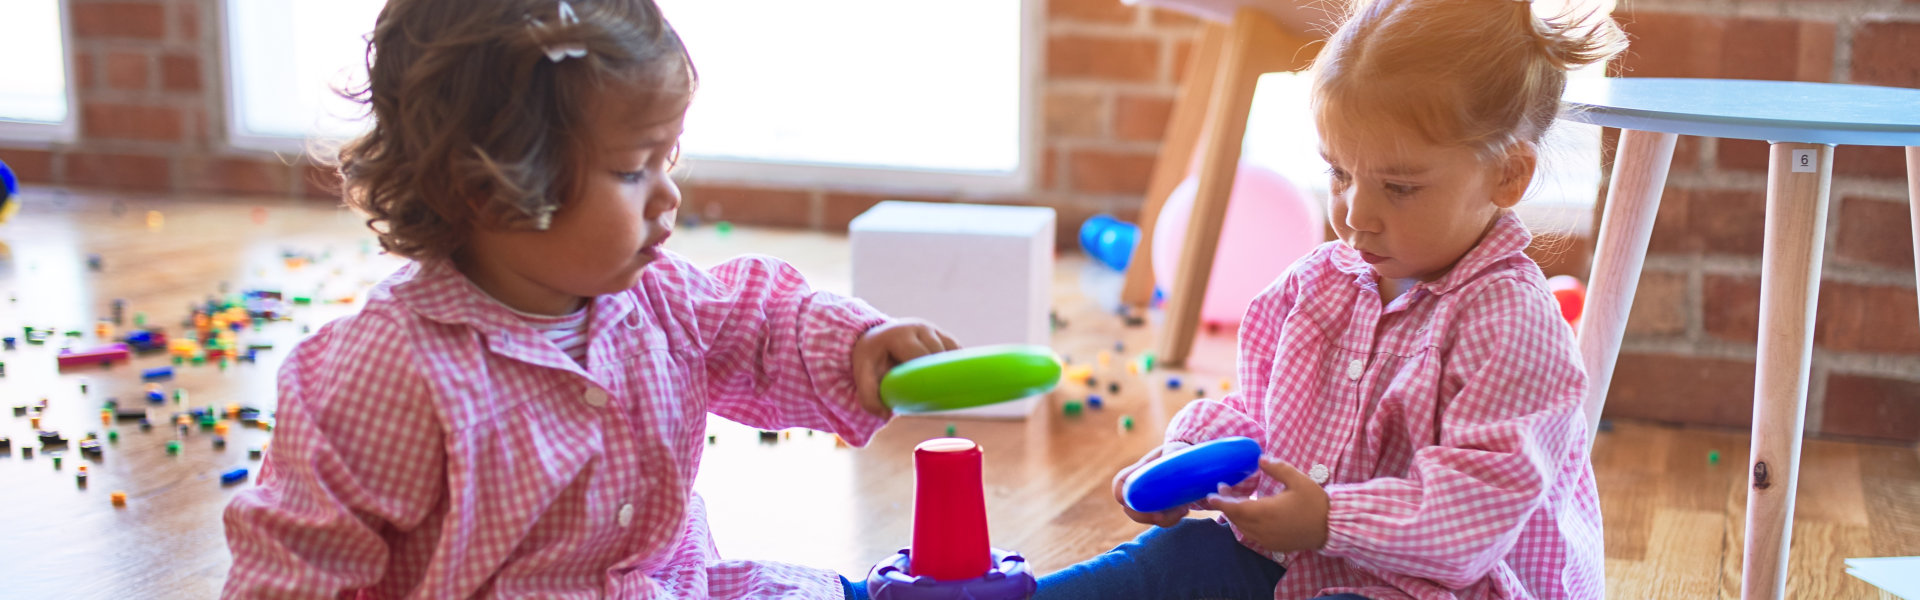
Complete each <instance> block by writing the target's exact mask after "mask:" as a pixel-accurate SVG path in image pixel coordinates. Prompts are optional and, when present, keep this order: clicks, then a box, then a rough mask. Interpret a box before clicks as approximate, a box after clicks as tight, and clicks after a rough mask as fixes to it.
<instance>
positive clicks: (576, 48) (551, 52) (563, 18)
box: [527, 0, 587, 62]
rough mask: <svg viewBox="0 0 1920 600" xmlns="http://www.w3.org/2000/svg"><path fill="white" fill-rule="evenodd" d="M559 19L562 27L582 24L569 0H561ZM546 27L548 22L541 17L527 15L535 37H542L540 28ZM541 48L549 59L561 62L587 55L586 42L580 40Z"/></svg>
mask: <svg viewBox="0 0 1920 600" xmlns="http://www.w3.org/2000/svg"><path fill="white" fill-rule="evenodd" d="M558 21H559V26H561V27H568V26H572V25H579V24H580V17H578V16H576V15H574V14H573V5H572V4H568V3H567V0H560V17H559V19H558ZM546 27H547V24H546V23H542V22H540V20H539V19H535V18H533V17H531V16H529V17H527V29H529V30H533V34H534V38H535V39H539V38H540V37H542V36H540V32H539V31H538V30H540V29H546ZM540 50H541V51H543V52H546V53H547V60H550V61H553V62H560V61H563V60H566V59H569V58H581V57H584V56H586V55H587V46H586V44H581V43H579V42H574V43H571V44H542V45H541V46H540Z"/></svg>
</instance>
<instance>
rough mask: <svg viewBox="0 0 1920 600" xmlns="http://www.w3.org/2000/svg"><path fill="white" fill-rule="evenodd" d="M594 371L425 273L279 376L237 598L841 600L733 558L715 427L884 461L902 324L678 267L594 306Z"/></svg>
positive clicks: (789, 273) (325, 336) (769, 566)
mask: <svg viewBox="0 0 1920 600" xmlns="http://www.w3.org/2000/svg"><path fill="white" fill-rule="evenodd" d="M590 314H591V316H590V321H589V323H588V337H589V338H590V341H589V344H588V352H587V360H586V362H585V366H584V367H583V366H582V365H581V364H580V363H577V362H575V361H574V360H573V359H571V358H568V357H567V355H566V354H564V353H562V352H561V351H560V350H559V349H558V348H556V347H555V346H554V345H553V344H552V343H551V342H549V341H548V340H547V339H546V338H545V337H543V336H542V335H541V333H540V332H539V331H536V330H534V329H532V328H530V327H529V326H528V325H527V324H525V323H524V322H523V321H522V320H521V319H520V318H519V317H517V316H515V315H514V314H512V313H511V312H509V311H508V310H507V309H506V307H504V306H503V305H501V304H499V303H497V302H494V301H492V300H490V299H489V298H488V297H487V296H485V295H484V292H482V291H480V290H479V289H478V288H476V287H474V285H473V284H472V283H471V282H469V281H468V280H467V279H466V278H465V277H463V276H461V275H460V274H459V273H458V272H457V271H455V270H454V269H453V268H452V267H451V266H450V265H448V264H446V263H444V262H433V263H418V264H413V265H409V266H407V267H406V268H403V269H402V270H401V271H400V272H399V273H396V274H395V275H393V276H392V277H391V278H389V279H388V280H387V281H385V282H383V283H381V284H380V285H379V286H377V287H376V288H375V289H374V291H373V293H372V294H371V295H370V297H369V300H368V303H367V306H366V308H365V309H364V310H362V311H361V312H360V313H359V314H357V315H355V316H353V317H350V318H346V319H342V320H340V321H336V322H334V323H331V324H328V325H327V326H325V327H322V328H320V330H319V331H317V332H316V333H315V334H314V335H313V337H311V338H309V339H307V340H306V341H304V342H301V344H300V345H299V346H298V347H297V348H295V349H294V351H293V354H292V356H291V357H289V358H288V361H287V363H286V365H285V366H284V367H282V369H281V371H280V404H279V412H278V414H277V416H278V418H279V427H278V428H277V429H276V431H275V434H274V437H275V439H274V442H273V449H272V451H271V452H270V453H269V455H268V457H267V462H266V465H265V467H264V469H263V473H262V474H261V477H260V479H259V484H260V487H257V488H253V489H249V490H246V491H244V492H242V493H240V494H239V495H237V496H236V497H235V498H234V500H233V502H232V504H230V505H229V506H228V507H227V511H226V526H227V541H228V545H229V546H230V547H231V548H232V550H233V570H232V571H231V572H230V573H229V577H228V580H227V584H226V590H225V594H224V596H225V597H229V598H233V597H244V598H269V597H270V598H338V597H347V598H466V597H476V596H477V597H488V598H600V597H611V598H709V597H711V598H748V597H751V598H838V597H839V596H840V595H841V588H840V579H839V577H838V576H837V575H836V574H835V573H833V572H831V571H828V570H825V569H812V568H804V567H798V566H793V565H786V564H778V563H768V562H746V561H730V560H724V559H722V558H720V557H719V556H718V555H717V554H716V552H715V550H714V546H713V543H712V539H711V536H710V535H709V533H708V530H707V517H706V512H705V507H704V505H703V503H702V502H701V500H700V497H699V496H698V495H696V494H694V493H693V481H694V475H695V473H696V472H697V471H698V470H699V468H700V453H701V450H702V448H703V444H702V442H703V441H704V435H705V431H706V422H707V413H708V412H712V413H715V414H719V415H721V416H724V417H727V418H729V419H733V420H735V421H739V422H741V423H745V424H748V425H752V426H756V427H763V428H770V429H775V428H782V427H789V426H797V427H810V428H815V429H819V430H823V431H831V432H834V433H838V434H840V435H841V436H842V437H845V438H846V439H847V441H849V442H851V443H854V444H863V443H865V442H866V440H867V439H868V437H869V436H870V435H872V433H873V432H874V431H875V430H876V429H878V428H879V427H880V426H881V425H883V424H884V422H885V421H884V420H883V419H881V418H880V417H876V416H873V415H870V414H867V413H866V412H864V411H862V410H861V409H860V408H859V407H858V403H857V401H856V400H855V394H854V388H853V381H852V378H851V374H850V366H849V362H848V352H849V351H850V349H851V348H852V346H853V343H854V341H855V340H856V339H857V338H858V337H859V336H860V335H861V334H863V333H864V332H865V331H866V330H867V329H869V328H871V327H873V326H875V325H878V324H880V323H882V322H884V321H885V320H886V317H885V316H884V315H881V314H880V313H879V312H877V311H875V310H874V309H873V308H872V307H871V306H868V305H867V304H866V303H864V302H860V301H858V300H852V299H847V298H843V297H839V296H835V295H832V294H827V293H822V292H814V291H811V290H810V289H809V288H808V287H807V285H806V281H805V280H804V279H803V278H802V277H801V275H800V273H799V272H798V271H796V270H794V269H793V268H792V267H791V266H788V265H786V264H784V263H781V262H779V261H777V260H774V259H771V258H765V257H748V258H741V259H736V260H734V261H731V262H728V263H726V264H723V265H720V266H718V267H716V268H714V269H713V270H712V272H710V273H709V272H704V271H702V270H701V269H699V268H696V267H694V266H693V265H691V264H689V263H688V262H686V260H684V259H683V258H681V257H678V256H675V255H673V254H670V253H663V257H662V258H661V260H659V261H657V262H656V263H655V264H653V265H650V266H648V267H647V269H646V271H645V273H644V275H643V276H642V278H641V281H640V284H639V285H638V286H636V287H634V288H633V289H631V290H627V291H625V292H621V293H617V294H611V295H606V296H600V297H597V298H594V299H593V300H592V306H591V312H590Z"/></svg>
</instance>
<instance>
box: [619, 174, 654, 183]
mask: <svg viewBox="0 0 1920 600" xmlns="http://www.w3.org/2000/svg"><path fill="white" fill-rule="evenodd" d="M613 174H614V175H616V176H619V177H620V181H621V182H622V183H640V182H642V181H645V180H646V179H647V172H646V171H614V172H613Z"/></svg>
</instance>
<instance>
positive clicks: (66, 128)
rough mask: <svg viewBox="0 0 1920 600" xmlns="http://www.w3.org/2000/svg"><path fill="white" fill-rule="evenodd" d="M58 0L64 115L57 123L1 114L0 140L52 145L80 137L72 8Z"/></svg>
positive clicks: (64, 0) (63, 0) (65, 2)
mask: <svg viewBox="0 0 1920 600" xmlns="http://www.w3.org/2000/svg"><path fill="white" fill-rule="evenodd" d="M57 1H58V3H59V6H60V55H61V56H60V59H61V62H62V63H64V64H63V65H62V66H61V68H62V69H64V70H65V71H66V74H67V118H66V119H64V120H62V121H60V122H59V123H42V122H38V121H14V120H8V119H5V118H0V140H4V141H8V142H28V143H36V144H49V145H51V144H56V143H65V142H72V141H74V140H75V139H77V138H78V137H79V134H80V117H79V115H80V96H79V94H77V93H75V90H77V89H79V87H80V85H79V82H78V81H77V80H76V79H74V68H73V65H74V60H73V12H72V10H70V9H69V8H68V7H67V0H57Z"/></svg>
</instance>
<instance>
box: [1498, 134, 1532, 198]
mask: <svg viewBox="0 0 1920 600" xmlns="http://www.w3.org/2000/svg"><path fill="white" fill-rule="evenodd" d="M1538 164H1539V156H1538V155H1536V154H1534V152H1533V148H1531V147H1528V146H1526V145H1519V146H1515V147H1514V148H1513V149H1512V150H1509V151H1507V157H1506V160H1504V161H1502V163H1501V165H1500V185H1499V186H1498V187H1496V188H1495V189H1494V194H1493V204H1494V205H1495V206H1499V207H1500V208H1513V206H1514V205H1516V204H1519V203H1520V197H1521V196H1524V195H1526V193H1527V185H1528V184H1530V183H1533V169H1534V167H1536V166H1538Z"/></svg>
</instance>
